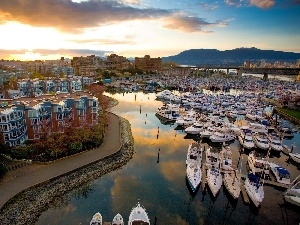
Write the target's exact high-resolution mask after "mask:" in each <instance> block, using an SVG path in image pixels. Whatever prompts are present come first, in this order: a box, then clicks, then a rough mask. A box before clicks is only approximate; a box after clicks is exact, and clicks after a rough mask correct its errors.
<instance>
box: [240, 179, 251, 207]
mask: <svg viewBox="0 0 300 225" xmlns="http://www.w3.org/2000/svg"><path fill="white" fill-rule="evenodd" d="M241 193H242V197H243V201H244V203H245V204H246V205H248V204H250V199H249V196H248V194H247V191H246V188H245V185H244V183H243V182H242V183H241Z"/></svg>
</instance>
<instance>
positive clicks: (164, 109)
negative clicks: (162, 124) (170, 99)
mask: <svg viewBox="0 0 300 225" xmlns="http://www.w3.org/2000/svg"><path fill="white" fill-rule="evenodd" d="M156 114H157V115H159V116H161V117H162V118H163V119H166V120H168V121H176V120H177V119H178V118H179V117H180V108H179V107H178V106H177V105H174V104H166V105H163V106H161V107H158V108H157V110H156Z"/></svg>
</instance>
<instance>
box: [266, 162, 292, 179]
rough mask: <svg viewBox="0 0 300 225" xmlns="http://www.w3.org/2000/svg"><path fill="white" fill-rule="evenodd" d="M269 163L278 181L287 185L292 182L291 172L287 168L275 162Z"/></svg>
mask: <svg viewBox="0 0 300 225" xmlns="http://www.w3.org/2000/svg"><path fill="white" fill-rule="evenodd" d="M269 165H270V169H271V171H272V173H273V174H274V176H275V178H276V181H277V182H278V183H281V184H286V185H290V184H291V179H290V173H289V171H288V170H287V169H285V168H283V167H281V166H279V165H278V164H276V163H273V162H269Z"/></svg>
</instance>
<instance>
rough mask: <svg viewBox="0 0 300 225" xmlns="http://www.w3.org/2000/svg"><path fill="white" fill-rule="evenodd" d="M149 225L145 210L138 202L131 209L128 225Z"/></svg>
mask: <svg viewBox="0 0 300 225" xmlns="http://www.w3.org/2000/svg"><path fill="white" fill-rule="evenodd" d="M140 224H142V225H150V219H149V217H148V214H147V212H146V209H145V208H144V207H142V206H141V205H140V203H139V202H138V204H137V206H136V207H134V208H132V210H131V212H130V215H129V220H128V225H140Z"/></svg>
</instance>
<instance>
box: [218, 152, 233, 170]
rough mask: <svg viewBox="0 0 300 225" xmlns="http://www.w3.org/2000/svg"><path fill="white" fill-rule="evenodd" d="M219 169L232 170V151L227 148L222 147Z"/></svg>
mask: <svg viewBox="0 0 300 225" xmlns="http://www.w3.org/2000/svg"><path fill="white" fill-rule="evenodd" d="M220 168H221V169H223V170H225V171H229V170H233V168H232V151H231V149H230V147H229V146H223V147H222V151H221V152H220Z"/></svg>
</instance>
